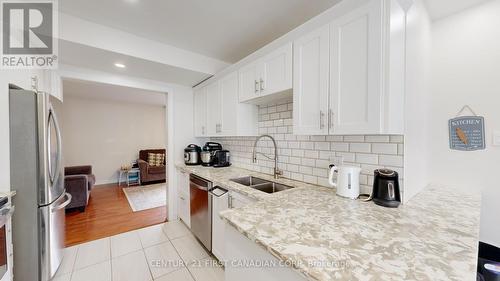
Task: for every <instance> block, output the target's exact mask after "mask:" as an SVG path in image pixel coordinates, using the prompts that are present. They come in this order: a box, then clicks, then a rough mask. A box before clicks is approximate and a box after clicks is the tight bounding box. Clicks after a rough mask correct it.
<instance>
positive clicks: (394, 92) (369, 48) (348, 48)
mask: <svg viewBox="0 0 500 281" xmlns="http://www.w3.org/2000/svg"><path fill="white" fill-rule="evenodd" d="M384 3H386V2H384V1H379V0H371V1H368V2H366V3H365V4H364V5H363V6H360V7H358V8H356V9H352V10H350V11H347V12H344V13H343V14H342V15H340V16H338V17H336V18H335V20H334V21H333V22H331V23H330V24H329V25H326V26H324V27H322V28H319V29H317V30H316V31H313V32H311V33H309V34H306V35H305V36H303V37H301V38H299V39H297V40H295V42H294V68H293V73H294V75H293V77H294V81H293V92H294V93H293V95H294V99H293V100H294V104H293V106H294V112H293V114H294V120H293V122H294V130H293V131H294V134H299V135H300V134H302V135H328V134H331V135H349V134H389V133H390V134H402V133H404V126H402V125H401V124H402V123H403V121H402V120H404V112H403V111H402V110H401V108H402V107H403V101H404V87H396V86H399V84H401V83H403V82H401V81H402V80H403V81H404V67H403V66H401V64H404V59H400V58H399V57H398V58H397V59H390V60H389V59H387V56H386V55H387V54H390V57H392V55H393V54H399V53H404V44H403V43H402V42H401V38H404V36H401V35H400V34H397V36H396V35H393V34H392V33H393V31H392V29H390V26H389V25H388V24H387V23H392V21H393V19H392V16H391V15H390V13H387V14H386V13H384V8H387V7H385V6H384ZM386 16H387V17H388V18H387V19H386V18H385V17H386ZM394 21H396V20H395V19H394ZM398 22H401V18H398ZM402 22H404V21H402ZM398 30H404V27H403V28H401V26H400V28H399V29H398ZM387 35H389V36H387ZM396 40H398V41H396ZM384 59H385V60H386V61H384ZM388 83H390V84H389V85H388ZM394 120H397V121H394Z"/></svg>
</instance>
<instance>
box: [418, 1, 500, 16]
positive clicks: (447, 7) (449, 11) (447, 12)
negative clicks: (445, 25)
mask: <svg viewBox="0 0 500 281" xmlns="http://www.w3.org/2000/svg"><path fill="white" fill-rule="evenodd" d="M424 1H425V5H426V6H427V9H428V10H429V14H430V16H431V18H432V19H433V20H439V19H442V18H444V17H447V16H451V15H453V14H455V13H458V12H460V11H462V10H465V9H467V8H470V7H473V6H476V5H479V4H482V3H484V2H488V1H490V0H424Z"/></svg>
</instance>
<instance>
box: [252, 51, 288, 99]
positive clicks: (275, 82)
mask: <svg viewBox="0 0 500 281" xmlns="http://www.w3.org/2000/svg"><path fill="white" fill-rule="evenodd" d="M259 72H260V77H259V78H260V79H259V81H258V82H259V92H260V95H261V96H265V95H270V94H274V93H277V92H282V91H284V90H288V89H291V88H292V43H288V44H286V45H285V46H283V47H281V48H279V49H277V50H275V51H273V52H272V53H270V54H268V55H266V56H264V57H263V58H262V59H261V60H260V65H259Z"/></svg>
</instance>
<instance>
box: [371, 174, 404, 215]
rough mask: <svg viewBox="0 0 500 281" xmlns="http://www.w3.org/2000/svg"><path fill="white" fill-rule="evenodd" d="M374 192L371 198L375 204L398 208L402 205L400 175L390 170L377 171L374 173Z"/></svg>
mask: <svg viewBox="0 0 500 281" xmlns="http://www.w3.org/2000/svg"><path fill="white" fill-rule="evenodd" d="M374 174H375V179H374V181H373V191H372V195H371V196H370V197H371V198H372V199H373V202H375V204H377V205H380V206H384V207H389V208H397V207H398V206H399V204H401V192H400V190H399V179H398V173H397V172H395V171H393V170H389V169H377V170H375V172H374Z"/></svg>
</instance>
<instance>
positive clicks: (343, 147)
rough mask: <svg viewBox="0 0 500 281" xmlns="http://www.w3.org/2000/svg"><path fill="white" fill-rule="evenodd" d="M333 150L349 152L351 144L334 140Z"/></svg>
mask: <svg viewBox="0 0 500 281" xmlns="http://www.w3.org/2000/svg"><path fill="white" fill-rule="evenodd" d="M331 150H333V151H343V152H348V151H349V144H348V143H343V142H334V143H332V144H331Z"/></svg>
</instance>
